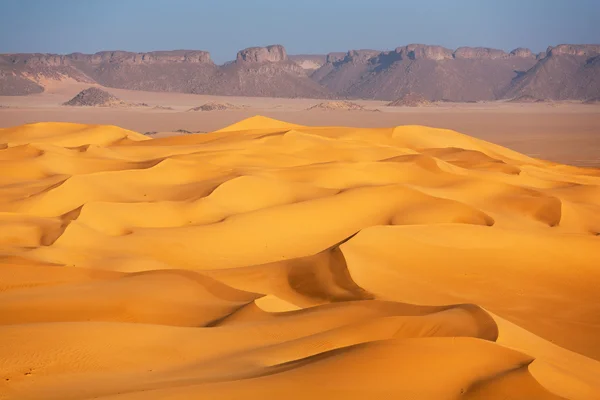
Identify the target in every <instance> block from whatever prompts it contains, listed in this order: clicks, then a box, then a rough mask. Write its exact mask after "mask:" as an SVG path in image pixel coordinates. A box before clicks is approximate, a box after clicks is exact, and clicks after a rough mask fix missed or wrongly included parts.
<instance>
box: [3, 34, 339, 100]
mask: <svg viewBox="0 0 600 400" xmlns="http://www.w3.org/2000/svg"><path fill="white" fill-rule="evenodd" d="M0 72H2V73H0V94H10V95H25V94H29V93H36V92H41V91H42V90H43V88H42V87H41V86H40V85H38V84H36V83H35V81H36V79H39V78H42V77H43V78H51V79H57V80H58V79H64V78H72V79H76V80H79V81H86V82H95V83H99V84H101V85H103V86H106V87H115V88H124V89H133V90H148V91H166V92H184V93H206V94H218V95H240V96H276V97H329V96H330V94H329V93H328V91H327V90H326V89H324V88H323V87H321V86H320V85H318V84H317V83H315V82H314V81H312V80H311V79H310V78H309V77H308V75H307V74H306V71H305V70H304V69H303V68H302V67H300V66H298V65H297V64H296V63H294V62H292V61H290V60H289V59H288V57H287V53H286V51H285V48H284V47H283V46H281V45H273V46H268V47H252V48H248V49H244V50H241V51H239V52H238V54H237V59H236V61H235V62H234V63H233V64H230V65H227V66H222V67H219V66H216V65H215V64H214V63H213V61H212V60H211V58H210V54H209V53H208V52H206V51H198V50H174V51H153V52H148V53H133V52H126V51H102V52H98V53H95V54H82V53H73V54H68V55H56V54H7V55H1V56H0Z"/></svg>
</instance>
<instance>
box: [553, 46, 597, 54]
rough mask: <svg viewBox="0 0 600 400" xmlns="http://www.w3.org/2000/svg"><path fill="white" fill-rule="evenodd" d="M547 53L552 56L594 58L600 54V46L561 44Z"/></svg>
mask: <svg viewBox="0 0 600 400" xmlns="http://www.w3.org/2000/svg"><path fill="white" fill-rule="evenodd" d="M547 53H548V54H549V55H551V56H555V55H570V56H585V57H592V56H595V55H598V54H600V45H597V44H579V45H577V44H560V45H558V46H555V47H549V48H548V51H547Z"/></svg>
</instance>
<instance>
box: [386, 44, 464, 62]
mask: <svg viewBox="0 0 600 400" xmlns="http://www.w3.org/2000/svg"><path fill="white" fill-rule="evenodd" d="M395 52H396V54H398V56H399V57H400V58H401V59H408V60H436V61H441V60H448V59H451V58H452V57H453V55H452V50H450V49H447V48H445V47H442V46H428V45H424V44H409V45H407V46H404V47H398V48H396V50H395Z"/></svg>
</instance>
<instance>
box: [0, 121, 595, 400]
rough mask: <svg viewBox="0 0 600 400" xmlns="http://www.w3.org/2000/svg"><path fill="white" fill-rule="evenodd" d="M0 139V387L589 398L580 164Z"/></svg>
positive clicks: (14, 393)
mask: <svg viewBox="0 0 600 400" xmlns="http://www.w3.org/2000/svg"><path fill="white" fill-rule="evenodd" d="M0 143H4V144H5V146H3V147H2V149H1V150H0V168H1V169H0V171H10V172H9V173H0V340H2V342H3V343H10V344H11V345H10V346H1V347H0V378H2V379H0V395H1V396H0V397H3V398H7V399H11V398H15V399H35V398H47V399H62V400H64V399H84V398H92V397H94V398H105V399H109V398H110V399H138V398H139V399H142V398H143V399H163V398H170V399H187V398H191V397H203V398H214V399H220V398H221V399H232V398H240V397H244V398H248V399H254V398H256V399H258V398H261V399H263V398H277V397H283V396H286V397H288V396H289V394H290V393H294V396H295V397H308V396H310V397H312V398H319V399H320V398H323V399H326V398H340V397H343V398H346V399H364V397H365V396H373V395H376V396H379V397H382V398H385V397H389V396H395V397H399V398H423V399H441V398H447V399H456V398H466V399H496V398H498V399H501V398H515V399H516V398H535V399H560V398H569V399H576V400H579V399H581V400H583V399H596V398H598V397H597V396H596V394H597V393H600V386H599V385H598V383H597V380H596V379H595V377H596V376H598V374H600V362H598V361H597V360H598V359H600V347H598V343H597V340H596V338H597V337H598V334H599V333H600V320H598V317H597V316H598V315H600V309H598V304H599V303H598V301H597V300H598V298H597V294H596V288H597V287H598V286H599V285H600V271H599V270H598V268H597V265H600V253H598V252H597V251H596V250H597V248H598V236H597V233H598V232H600V217H599V216H600V203H599V202H598V201H597V198H598V197H597V196H596V194H598V193H600V171H596V170H590V169H582V168H576V167H567V166H561V165H557V164H554V163H549V162H545V161H542V160H536V159H533V158H530V157H526V156H523V155H521V154H519V153H516V152H513V151H511V150H508V149H505V148H502V147H499V146H496V145H494V144H492V143H488V142H484V141H481V140H477V139H474V138H470V137H468V136H466V135H462V134H460V133H458V132H454V131H449V130H441V129H433V128H427V127H419V126H406V127H396V128H387V129H357V128H348V127H329V128H324V127H304V126H299V125H294V124H288V123H285V122H281V121H275V120H270V119H267V118H264V117H253V118H250V119H247V120H244V121H241V122H239V123H237V124H234V125H232V126H230V127H227V128H224V129H222V130H220V131H217V132H212V133H207V134H204V135H183V136H179V137H169V138H162V139H148V138H146V137H144V136H142V135H139V134H137V133H135V132H130V131H126V130H122V129H120V128H117V127H103V126H85V125H77V124H52V123H46V124H33V125H26V126H24V127H15V128H10V129H3V130H0ZM432 382H435V384H432Z"/></svg>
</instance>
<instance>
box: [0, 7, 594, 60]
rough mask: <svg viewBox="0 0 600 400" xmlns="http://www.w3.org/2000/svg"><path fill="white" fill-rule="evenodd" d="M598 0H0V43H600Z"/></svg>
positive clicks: (88, 47) (216, 50)
mask: <svg viewBox="0 0 600 400" xmlns="http://www.w3.org/2000/svg"><path fill="white" fill-rule="evenodd" d="M599 21H600V0H410V1H409V0H360V1H359V0H196V1H193V0H0V52H1V53H7V52H52V53H70V52H75V51H81V52H84V53H93V52H96V51H100V50H117V49H118V50H129V51H151V50H171V49H199V50H208V51H210V52H211V55H212V57H213V59H214V60H215V61H216V62H219V63H221V62H224V61H227V60H230V59H233V58H235V53H236V52H237V51H238V50H239V49H242V48H245V47H249V46H260V45H268V44H275V43H278V44H283V45H284V46H285V47H286V49H287V50H288V52H289V53H290V54H300V53H315V54H316V53H327V52H330V51H346V50H348V49H360V48H374V49H381V50H385V49H393V48H395V47H398V46H401V45H405V44H409V43H425V44H440V45H443V46H446V47H450V48H456V47H458V46H486V47H495V48H501V49H504V50H511V49H513V48H515V47H519V46H523V47H529V48H531V49H532V50H533V51H536V52H538V51H542V50H545V49H546V47H547V46H548V45H556V44H560V43H600V22H599Z"/></svg>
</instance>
